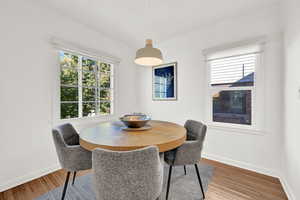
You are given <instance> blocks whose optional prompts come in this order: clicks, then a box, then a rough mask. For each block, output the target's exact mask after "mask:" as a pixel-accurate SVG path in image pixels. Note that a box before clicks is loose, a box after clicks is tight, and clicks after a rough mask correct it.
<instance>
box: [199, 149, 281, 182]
mask: <svg viewBox="0 0 300 200" xmlns="http://www.w3.org/2000/svg"><path fill="white" fill-rule="evenodd" d="M202 157H204V158H207V159H209V160H215V161H218V162H221V163H224V164H227V165H231V166H234V167H239V168H243V169H247V170H250V171H254V172H257V173H260V174H264V175H268V176H272V177H276V178H279V177H280V176H279V174H278V173H277V172H274V171H272V170H269V169H266V168H262V167H257V166H254V165H252V164H249V163H246V162H241V161H237V160H232V159H229V158H224V157H221V156H216V155H212V154H205V153H204V154H202Z"/></svg>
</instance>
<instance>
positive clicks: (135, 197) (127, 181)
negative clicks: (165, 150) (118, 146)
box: [92, 146, 163, 200]
mask: <svg viewBox="0 0 300 200" xmlns="http://www.w3.org/2000/svg"><path fill="white" fill-rule="evenodd" d="M92 163H93V172H94V182H95V191H96V196H97V200H155V199H157V198H158V197H159V196H160V194H161V191H162V184H163V159H162V156H161V157H159V152H158V148H157V147H154V146H151V147H146V148H143V149H139V150H134V151H121V152H118V151H110V150H105V149H100V148H98V149H95V150H94V151H93V156H92Z"/></svg>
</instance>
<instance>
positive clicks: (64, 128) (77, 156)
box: [52, 123, 92, 171]
mask: <svg viewBox="0 0 300 200" xmlns="http://www.w3.org/2000/svg"><path fill="white" fill-rule="evenodd" d="M52 136H53V140H54V144H55V147H56V152H57V155H58V159H59V162H60V164H61V166H62V168H65V169H66V170H68V171H79V170H85V169H90V168H91V166H92V163H91V162H92V154H91V152H89V151H87V150H85V149H83V148H82V147H81V146H80V145H79V135H78V133H77V131H76V130H75V129H74V128H73V126H72V125H71V124H69V123H67V124H63V125H60V126H57V127H55V128H53V129H52Z"/></svg>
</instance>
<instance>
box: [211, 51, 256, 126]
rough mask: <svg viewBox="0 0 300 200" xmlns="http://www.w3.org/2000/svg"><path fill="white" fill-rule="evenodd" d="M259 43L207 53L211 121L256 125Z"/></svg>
mask: <svg viewBox="0 0 300 200" xmlns="http://www.w3.org/2000/svg"><path fill="white" fill-rule="evenodd" d="M260 54H261V53H260V51H259V47H258V46H255V48H254V47H251V48H250V47H243V48H236V49H234V50H232V49H229V50H226V51H222V52H216V53H214V54H211V55H209V56H208V59H207V63H208V67H209V98H210V100H209V101H210V103H209V104H210V106H209V108H210V112H209V114H210V119H211V120H210V121H211V122H213V123H223V124H237V125H246V126H252V127H254V124H255V120H254V111H255V110H254V107H255V97H256V86H257V77H256V76H257V68H258V67H259V63H260Z"/></svg>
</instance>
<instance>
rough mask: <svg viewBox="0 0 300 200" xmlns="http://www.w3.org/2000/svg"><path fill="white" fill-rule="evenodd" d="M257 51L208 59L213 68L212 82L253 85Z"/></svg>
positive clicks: (213, 83)
mask: <svg viewBox="0 0 300 200" xmlns="http://www.w3.org/2000/svg"><path fill="white" fill-rule="evenodd" d="M256 58H257V53H248V54H244V55H237V56H230V57H225V58H217V59H214V60H210V61H208V62H209V64H210V68H211V70H210V71H211V77H210V84H211V85H212V86H214V85H237V86H245V85H253V82H254V72H255V65H256Z"/></svg>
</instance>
